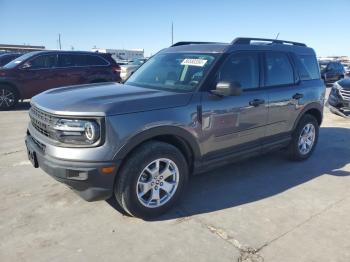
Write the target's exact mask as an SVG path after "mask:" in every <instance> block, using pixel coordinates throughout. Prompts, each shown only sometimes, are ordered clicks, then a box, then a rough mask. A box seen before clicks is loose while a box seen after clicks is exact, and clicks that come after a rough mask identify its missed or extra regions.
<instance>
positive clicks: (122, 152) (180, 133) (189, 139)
mask: <svg viewBox="0 0 350 262" xmlns="http://www.w3.org/2000/svg"><path fill="white" fill-rule="evenodd" d="M162 135H168V136H169V135H170V136H175V137H177V138H180V139H182V140H183V141H184V142H186V143H187V145H188V146H189V147H190V149H191V150H192V153H193V155H194V158H199V156H200V149H199V145H198V143H197V140H196V138H195V136H194V135H193V134H191V133H190V132H189V131H187V130H186V129H184V128H182V127H179V126H159V127H152V128H149V129H146V130H143V131H141V132H139V133H137V134H136V135H134V136H132V137H131V138H130V139H128V141H127V142H126V143H125V144H124V145H123V146H122V147H121V148H120V149H119V150H118V152H117V153H116V154H115V155H114V159H115V160H120V159H124V158H125V157H126V156H127V155H128V154H129V153H130V152H131V151H132V150H133V149H135V148H136V147H137V146H138V145H140V144H141V143H143V142H145V141H147V140H150V139H152V138H155V137H157V136H162Z"/></svg>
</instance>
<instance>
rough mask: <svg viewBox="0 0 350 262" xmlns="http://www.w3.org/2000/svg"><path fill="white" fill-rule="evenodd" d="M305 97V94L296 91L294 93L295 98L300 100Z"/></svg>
mask: <svg viewBox="0 0 350 262" xmlns="http://www.w3.org/2000/svg"><path fill="white" fill-rule="evenodd" d="M303 97H304V95H303V94H299V93H296V94H294V96H293V99H296V100H298V99H300V98H303Z"/></svg>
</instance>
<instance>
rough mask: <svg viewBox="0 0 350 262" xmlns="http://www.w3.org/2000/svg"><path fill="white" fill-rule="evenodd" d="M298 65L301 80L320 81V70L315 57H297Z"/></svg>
mask: <svg viewBox="0 0 350 262" xmlns="http://www.w3.org/2000/svg"><path fill="white" fill-rule="evenodd" d="M296 64H297V67H298V71H299V75H300V79H301V80H314V79H320V70H319V66H318V63H317V59H316V57H315V56H313V55H297V63H296Z"/></svg>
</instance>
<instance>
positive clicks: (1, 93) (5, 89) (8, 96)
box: [0, 86, 18, 110]
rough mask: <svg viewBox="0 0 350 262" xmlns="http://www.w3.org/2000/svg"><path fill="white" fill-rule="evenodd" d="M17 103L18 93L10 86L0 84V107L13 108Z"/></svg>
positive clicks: (3, 108) (2, 108) (4, 108)
mask: <svg viewBox="0 0 350 262" xmlns="http://www.w3.org/2000/svg"><path fill="white" fill-rule="evenodd" d="M17 103H18V94H17V92H16V90H15V89H14V88H12V87H10V86H0V109H1V110H9V109H12V108H14V107H15V106H16V105H17Z"/></svg>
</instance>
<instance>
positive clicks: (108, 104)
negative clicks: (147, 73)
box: [31, 83, 192, 116]
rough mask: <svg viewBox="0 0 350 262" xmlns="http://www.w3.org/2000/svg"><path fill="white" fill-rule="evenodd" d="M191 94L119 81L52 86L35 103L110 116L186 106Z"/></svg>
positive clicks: (63, 112)
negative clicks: (119, 82) (142, 86)
mask: <svg viewBox="0 0 350 262" xmlns="http://www.w3.org/2000/svg"><path fill="white" fill-rule="evenodd" d="M191 97H192V94H191V93H175V92H168V91H160V90H155V89H148V88H141V87H136V86H130V85H121V84H117V83H99V84H88V85H77V86H67V87H61V88H56V89H51V90H48V91H46V92H43V93H41V94H39V95H37V96H34V97H33V98H32V101H31V103H32V104H34V105H35V106H37V107H38V108H41V109H43V110H45V111H47V112H51V113H53V114H58V115H76V116H79V115H80V116H108V115H117V114H126V113H135V112H141V111H149V110H157V109H164V108H171V107H179V106H185V105H187V104H188V103H189V101H190V99H191Z"/></svg>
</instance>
